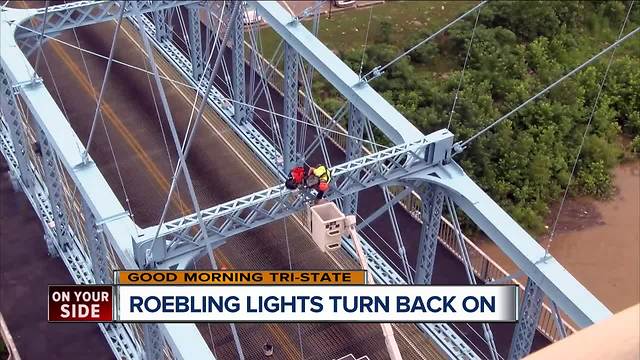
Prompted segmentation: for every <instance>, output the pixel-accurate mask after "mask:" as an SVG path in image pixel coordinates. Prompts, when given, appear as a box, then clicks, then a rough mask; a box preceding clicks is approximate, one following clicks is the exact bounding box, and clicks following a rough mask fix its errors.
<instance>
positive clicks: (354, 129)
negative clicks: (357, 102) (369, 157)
mask: <svg viewBox="0 0 640 360" xmlns="http://www.w3.org/2000/svg"><path fill="white" fill-rule="evenodd" d="M366 122H367V119H366V118H365V117H364V116H362V114H361V113H360V111H358V109H357V108H356V107H355V106H353V105H352V104H349V123H348V134H349V137H348V138H347V148H346V149H345V152H346V161H351V160H353V159H357V158H359V157H360V156H362V136H363V135H364V125H365V124H366ZM356 176H357V174H356ZM342 204H343V205H342V206H343V209H342V211H343V212H344V213H345V214H355V213H356V212H357V211H358V193H353V194H349V195H347V196H346V197H345V198H344V202H343V203H342Z"/></svg>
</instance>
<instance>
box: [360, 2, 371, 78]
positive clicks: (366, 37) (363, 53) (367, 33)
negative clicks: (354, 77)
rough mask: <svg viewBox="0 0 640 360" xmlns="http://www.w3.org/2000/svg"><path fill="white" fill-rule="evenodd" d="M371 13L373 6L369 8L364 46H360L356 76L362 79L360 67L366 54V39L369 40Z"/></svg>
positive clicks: (362, 65)
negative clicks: (360, 53) (360, 56)
mask: <svg viewBox="0 0 640 360" xmlns="http://www.w3.org/2000/svg"><path fill="white" fill-rule="evenodd" d="M372 15H373V6H372V7H371V8H370V9H369V21H368V22H367V32H366V34H365V35H364V46H363V47H362V58H361V59H360V70H358V78H360V79H362V68H363V67H364V57H365V55H366V54H367V41H368V40H369V29H370V28H371V16H372Z"/></svg>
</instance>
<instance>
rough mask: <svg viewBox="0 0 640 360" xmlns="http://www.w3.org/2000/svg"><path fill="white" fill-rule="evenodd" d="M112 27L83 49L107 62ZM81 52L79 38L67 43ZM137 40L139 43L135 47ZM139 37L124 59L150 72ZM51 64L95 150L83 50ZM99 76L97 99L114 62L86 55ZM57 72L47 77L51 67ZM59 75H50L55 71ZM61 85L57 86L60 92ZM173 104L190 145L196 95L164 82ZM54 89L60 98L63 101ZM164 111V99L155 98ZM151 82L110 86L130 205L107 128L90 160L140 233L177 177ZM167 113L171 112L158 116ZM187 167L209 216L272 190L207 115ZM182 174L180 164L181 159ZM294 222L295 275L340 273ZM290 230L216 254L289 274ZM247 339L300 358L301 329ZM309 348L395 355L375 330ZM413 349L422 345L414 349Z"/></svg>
mask: <svg viewBox="0 0 640 360" xmlns="http://www.w3.org/2000/svg"><path fill="white" fill-rule="evenodd" d="M113 27H114V26H113V24H112V23H105V24H100V25H96V26H92V27H87V28H82V29H78V30H77V35H78V38H79V39H80V43H81V45H82V47H83V48H86V49H89V50H91V51H95V52H97V53H99V54H108V51H109V48H110V45H111V36H112V34H113ZM59 38H60V39H61V40H63V41H66V42H70V43H75V38H74V35H73V33H72V32H66V33H64V34H61V36H60V37H59ZM134 39H135V40H134ZM136 41H137V34H136V32H135V30H134V29H133V27H132V26H130V25H129V24H128V23H127V24H125V25H124V26H123V28H122V31H121V34H120V36H119V39H118V45H117V51H116V55H115V58H116V59H119V60H121V61H124V62H126V63H129V64H132V65H134V66H137V67H140V68H143V69H144V68H145V64H144V62H143V57H142V56H141V52H140V48H139V46H140V45H139V42H136ZM44 54H45V57H43V59H42V61H41V64H42V65H41V66H42V67H41V69H40V71H39V73H41V75H42V76H43V78H44V81H45V84H46V85H47V87H48V88H49V89H50V91H51V92H52V94H54V98H56V100H57V101H59V103H61V104H64V107H65V110H66V112H67V114H68V117H69V120H70V123H71V125H72V126H73V128H74V129H75V131H76V132H77V134H78V136H79V137H80V138H81V139H82V140H83V141H86V139H87V138H88V133H89V130H90V127H91V120H90V119H92V117H93V112H94V109H95V105H93V104H95V100H92V96H91V93H92V90H91V84H90V83H89V80H88V78H87V76H86V73H85V69H84V65H83V62H82V58H81V57H80V54H79V52H78V51H77V50H73V49H71V48H69V47H66V46H64V45H61V44H59V43H56V42H55V41H49V42H48V43H47V44H46V45H45V52H44ZM85 59H86V61H87V66H88V68H89V70H90V74H91V81H92V82H93V92H95V93H97V91H98V89H99V85H100V83H101V82H102V74H103V73H104V68H105V65H106V61H104V60H102V59H99V58H97V57H95V56H92V55H85ZM156 60H157V61H158V64H159V66H160V67H161V69H162V72H163V73H164V74H166V75H167V76H168V77H170V78H172V79H178V80H180V77H179V75H178V74H177V73H176V72H175V71H174V70H173V69H171V68H170V66H168V64H167V63H166V62H165V61H163V60H162V59H161V58H160V56H159V55H157V56H156ZM47 65H48V68H47ZM48 69H50V70H51V73H52V74H53V76H51V75H50V74H49V70H48ZM53 79H55V86H54V83H53ZM164 85H165V89H166V91H167V95H168V97H169V98H170V102H171V109H172V112H173V115H174V118H175V120H176V123H177V127H178V132H179V134H180V137H181V138H182V137H184V133H185V130H186V128H187V124H188V118H189V114H190V112H191V105H190V102H191V101H193V97H194V94H193V91H192V90H191V89H188V88H185V87H182V86H178V85H174V84H171V83H170V82H168V81H165V83H164ZM55 87H57V88H58V91H59V92H60V97H61V99H62V101H61V102H60V99H58V98H57V94H56V90H55ZM154 95H155V96H156V100H157V104H158V106H160V105H159V104H160V102H159V99H158V94H157V92H155V94H154ZM154 95H152V94H151V92H150V87H149V80H148V79H147V77H146V75H145V74H144V73H142V72H140V71H139V70H134V69H130V68H127V67H124V66H122V65H118V64H115V63H114V65H113V67H112V69H111V74H110V78H109V85H108V88H107V92H106V94H105V97H104V99H103V110H104V111H103V114H104V119H105V123H106V124H107V128H108V130H109V135H110V139H111V144H112V146H113V151H114V153H115V155H116V158H117V159H118V165H119V167H120V173H121V174H122V176H123V182H124V187H125V188H126V193H127V196H125V194H124V191H123V189H122V186H121V183H120V179H119V177H118V174H117V169H116V167H115V163H114V161H113V158H112V154H111V147H110V146H109V143H108V141H107V137H106V136H105V133H104V129H103V127H102V124H101V123H98V125H97V127H96V133H95V137H94V141H95V142H94V143H93V144H92V145H91V155H92V157H93V159H94V160H95V161H96V163H97V164H98V165H99V167H100V169H101V171H102V172H103V174H104V176H105V178H106V179H107V181H108V182H109V184H110V185H111V186H112V188H113V189H114V192H116V194H117V195H118V197H119V199H120V200H121V201H122V203H123V204H124V206H125V207H128V206H127V200H128V203H129V204H130V206H131V209H132V212H133V214H134V216H135V221H136V222H137V223H138V224H139V225H140V226H148V225H152V224H155V223H157V221H158V219H159V217H160V213H161V210H162V206H163V205H164V201H165V197H166V193H167V191H168V188H169V184H170V179H171V175H172V171H171V165H170V162H169V157H168V155H167V150H166V147H165V144H164V142H163V140H162V139H163V135H162V132H163V131H164V133H165V135H166V139H167V142H168V148H169V153H171V154H173V153H175V151H173V150H171V149H174V148H175V147H174V145H173V142H172V140H171V137H170V133H169V129H168V127H167V125H166V121H165V120H164V115H162V119H163V120H162V122H163V123H164V124H165V125H164V128H161V127H160V125H159V124H158V119H157V115H156V109H155V105H154V102H153V100H152V99H153V96H154ZM159 111H160V113H161V114H163V112H162V109H161V108H159ZM204 120H205V121H204V123H203V124H202V126H201V128H200V131H199V132H198V135H197V136H196V139H195V142H194V145H193V151H192V153H191V155H190V156H189V160H188V165H189V169H190V171H191V175H192V177H193V180H194V185H195V187H196V189H197V196H198V199H199V200H200V205H201V206H202V207H206V206H211V205H214V204H217V203H221V202H224V201H227V200H230V199H233V198H236V197H239V196H241V195H245V194H247V193H250V192H254V191H257V190H259V189H262V188H264V187H266V186H267V185H272V184H273V179H272V178H271V177H270V176H269V175H268V173H267V172H266V170H265V169H264V168H263V166H262V165H261V164H259V162H258V161H257V160H256V159H255V158H254V157H253V156H252V155H251V153H250V151H249V150H248V148H247V147H246V146H245V145H244V144H243V143H242V142H241V140H239V139H238V138H237V137H236V136H235V135H234V134H233V132H232V131H231V130H230V129H228V128H227V127H226V126H225V124H224V123H223V122H222V121H221V120H220V119H218V117H217V116H216V114H215V113H214V112H213V111H212V110H211V109H207V111H206V112H205V115H204ZM171 161H172V163H173V164H174V165H175V163H176V159H175V156H172V159H171ZM171 205H172V206H171V208H170V217H169V218H173V217H176V216H179V215H182V214H186V213H189V212H192V211H193V210H192V206H191V203H190V200H189V197H188V193H187V191H186V186H185V184H184V181H181V182H180V184H179V194H177V196H174V199H173V201H172V203H171ZM286 222H287V235H288V239H289V241H290V250H291V262H292V265H293V267H294V268H311V269H321V268H325V269H326V268H335V267H336V264H335V263H334V262H333V261H332V260H331V259H330V258H328V257H327V256H325V255H324V254H322V253H321V252H320V251H319V250H318V249H317V248H316V246H315V245H314V244H313V242H312V241H311V240H310V239H309V238H308V236H307V235H306V233H304V232H303V231H302V229H301V228H300V226H299V224H297V223H296V222H295V221H294V220H293V219H289V220H287V221H286ZM285 238H287V236H285V231H284V222H277V223H274V224H271V225H267V226H264V227H262V228H260V229H258V230H255V231H250V232H246V233H243V234H241V235H238V236H237V238H235V239H233V240H232V241H229V242H228V243H227V244H225V245H223V246H222V247H221V248H220V249H218V250H217V251H216V252H215V258H216V260H217V262H218V264H219V265H221V266H225V267H227V268H243V269H263V268H270V269H288V268H289V260H288V255H287V246H286V243H285ZM197 267H198V268H205V267H209V265H208V260H207V258H206V257H204V258H202V259H200V261H199V262H198V263H197ZM199 328H200V330H201V332H202V334H203V336H204V338H205V340H206V341H207V342H208V343H209V345H210V346H211V345H213V346H212V348H213V349H214V350H215V353H216V354H218V356H220V358H223V359H226V358H233V357H234V355H233V354H234V352H235V349H234V347H233V341H232V338H231V334H230V331H229V330H228V326H227V325H226V324H213V325H207V324H200V325H199ZM238 331H239V333H240V335H241V338H242V345H243V349H244V351H245V356H247V358H254V357H256V356H258V353H259V351H260V349H259V347H260V346H261V345H262V344H263V343H264V341H266V340H267V339H268V340H269V341H270V342H272V343H274V345H275V347H276V352H277V353H279V354H280V356H282V357H281V358H287V359H299V358H300V355H301V351H300V345H299V344H298V328H297V325H296V324H239V325H238ZM300 331H301V333H302V335H303V343H302V349H303V351H304V354H305V358H311V359H313V358H317V359H326V358H330V357H340V356H343V355H344V354H348V353H354V354H359V355H365V354H366V355H369V356H370V357H371V359H386V358H387V355H386V350H385V348H384V345H381V344H384V340H383V337H382V333H381V330H380V328H379V327H378V326H376V325H372V324H301V325H300ZM407 339H410V340H411V342H412V343H413V342H417V344H412V345H410V344H409V342H408V340H407ZM400 341H401V347H402V351H403V353H406V354H407V358H412V355H410V354H412V353H413V354H414V355H413V358H416V359H418V358H421V356H420V355H418V354H417V353H416V350H414V349H421V351H422V352H429V353H431V354H432V356H430V357H432V358H433V357H436V356H437V355H436V352H435V350H434V349H433V348H432V345H430V344H429V343H428V341H427V340H425V339H424V338H423V337H419V336H415V333H408V334H407V335H406V336H405V337H403V338H402V339H401V340H400Z"/></svg>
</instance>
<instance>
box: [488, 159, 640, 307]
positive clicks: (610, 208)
mask: <svg viewBox="0 0 640 360" xmlns="http://www.w3.org/2000/svg"><path fill="white" fill-rule="evenodd" d="M614 176H615V186H616V191H615V195H614V196H613V197H612V198H611V199H610V200H607V201H595V200H592V199H585V198H577V199H570V200H568V201H567V202H566V203H565V206H564V209H563V212H562V214H561V216H560V220H559V222H558V227H557V230H556V235H555V236H554V237H555V239H554V240H553V243H552V245H551V254H552V255H553V256H554V257H555V258H556V259H558V261H559V262H560V263H561V264H562V265H563V266H564V267H565V268H567V270H569V271H570V272H571V273H572V274H573V276H575V277H576V279H578V280H579V281H580V282H581V283H582V284H583V285H584V286H586V287H587V289H589V291H591V292H592V293H593V294H594V295H595V296H596V297H598V299H600V300H601V301H602V302H603V303H604V304H605V305H606V306H607V307H608V308H609V309H611V311H613V312H618V311H620V310H623V309H625V308H627V307H629V306H632V305H634V304H636V303H638V302H640V223H639V221H638V219H640V161H633V162H629V163H625V164H622V165H620V166H618V167H617V168H616V169H615V171H614ZM556 213H557V208H555V209H552V211H551V214H552V215H553V216H551V219H550V220H549V221H548V225H549V226H550V227H551V226H552V224H553V217H554V216H555V214H556ZM539 241H540V243H541V245H542V246H546V244H547V241H548V237H541V238H540V239H539ZM479 246H480V248H481V249H482V250H483V251H485V252H486V253H487V254H489V255H490V256H491V257H492V258H493V259H494V260H495V261H497V262H498V263H499V264H500V265H502V266H503V267H504V268H505V270H507V271H508V272H510V273H513V272H514V271H515V266H514V265H513V263H511V262H510V261H509V259H508V258H507V257H506V256H505V255H504V254H503V253H502V252H501V251H500V250H499V249H498V248H497V247H496V246H495V244H493V243H492V242H489V241H486V240H485V241H481V242H480V243H479Z"/></svg>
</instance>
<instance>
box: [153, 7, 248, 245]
mask: <svg viewBox="0 0 640 360" xmlns="http://www.w3.org/2000/svg"><path fill="white" fill-rule="evenodd" d="M238 5H239V3H238V2H236V3H234V5H233V10H232V11H231V15H230V19H233V18H234V16H236V14H237V12H238V9H239V7H240V6H238ZM230 34H231V26H227V28H226V29H225V33H224V37H223V40H222V44H226V42H227V40H228V39H229V35H230ZM222 55H223V51H222V48H221V50H220V51H219V52H218V54H217V56H216V61H215V63H214V65H213V70H212V71H211V76H210V78H209V81H208V83H207V88H206V89H205V91H204V92H203V94H202V102H201V103H200V105H199V107H198V113H197V114H196V118H195V120H194V122H193V129H192V130H191V133H190V134H189V136H188V140H187V143H186V145H185V146H184V148H183V159H184V160H185V161H178V165H177V167H176V170H175V172H174V175H173V180H172V181H171V187H170V188H169V194H167V200H166V202H165V205H164V210H163V215H162V217H161V218H160V221H159V226H158V227H157V230H156V233H155V235H154V237H153V241H152V242H151V248H153V246H154V245H155V243H156V241H157V240H158V238H159V235H160V228H161V227H162V226H161V225H162V224H163V223H164V217H165V216H166V210H167V207H168V206H169V202H170V201H171V195H172V194H173V190H174V189H175V187H176V184H177V181H176V180H177V179H178V176H177V174H178V173H180V172H181V171H182V167H183V166H185V162H186V159H187V156H188V155H189V150H191V145H192V144H193V138H194V137H195V134H196V131H197V130H198V124H199V123H200V120H201V119H202V114H203V112H204V108H205V106H206V105H207V97H208V96H209V92H210V91H211V87H212V86H213V81H214V78H215V75H216V73H217V71H218V68H219V66H220V60H221V58H222Z"/></svg>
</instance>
